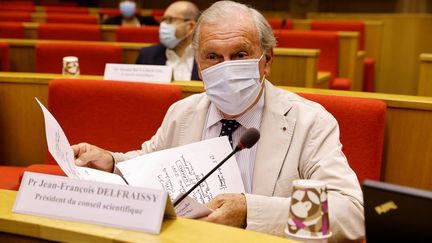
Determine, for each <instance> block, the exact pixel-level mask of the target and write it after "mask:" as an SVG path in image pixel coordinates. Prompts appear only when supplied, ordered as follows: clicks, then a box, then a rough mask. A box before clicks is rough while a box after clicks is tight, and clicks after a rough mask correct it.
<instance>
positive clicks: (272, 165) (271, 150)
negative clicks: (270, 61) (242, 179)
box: [252, 82, 296, 196]
mask: <svg viewBox="0 0 432 243" xmlns="http://www.w3.org/2000/svg"><path fill="white" fill-rule="evenodd" d="M291 108H292V105H291V103H290V102H289V100H288V99H286V96H285V95H283V93H282V92H281V91H280V90H278V89H277V88H275V87H274V86H273V85H271V84H270V83H269V82H266V91H265V103H264V112H263V118H262V122H261V128H260V131H261V138H260V140H259V141H258V147H257V154H256V160H255V167H254V175H253V182H252V183H253V184H252V193H253V194H259V195H265V196H272V195H273V192H274V188H275V185H276V181H277V179H278V177H279V173H280V171H281V168H282V166H283V163H284V161H285V157H286V155H287V153H288V149H289V146H290V144H291V139H292V136H293V133H294V128H295V123H296V120H295V119H293V118H290V117H287V116H286V115H287V114H288V112H289V110H290V109H291Z"/></svg>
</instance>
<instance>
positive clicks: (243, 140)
mask: <svg viewBox="0 0 432 243" xmlns="http://www.w3.org/2000/svg"><path fill="white" fill-rule="evenodd" d="M259 138H260V133H259V131H258V130H257V129H255V128H249V129H248V130H246V132H245V133H243V135H242V136H241V137H240V141H239V142H238V144H237V146H236V147H235V148H234V150H233V151H232V152H231V153H230V154H229V155H228V156H227V157H225V159H223V160H222V161H221V162H219V164H217V165H216V166H215V167H214V168H213V169H212V170H211V171H210V172H209V173H207V174H206V175H205V176H204V177H203V178H201V180H199V181H198V182H197V183H196V184H195V185H194V186H193V187H191V188H190V189H189V190H188V191H187V192H186V193H184V194H180V195H179V196H178V197H177V198H176V199H175V200H174V207H175V206H177V205H178V204H179V203H180V202H181V201H183V199H185V198H186V197H187V196H188V195H189V194H190V193H191V192H193V190H195V188H197V187H198V186H199V185H200V184H201V183H203V182H204V181H205V180H206V179H207V178H208V177H209V176H210V175H211V174H213V172H215V171H216V170H217V169H218V168H219V167H221V166H222V165H223V164H224V163H225V162H226V161H227V160H228V159H229V158H231V157H232V156H233V155H234V154H235V153H237V152H238V151H240V150H242V149H245V148H251V147H252V146H254V145H255V144H256V142H257V141H258V140H259Z"/></svg>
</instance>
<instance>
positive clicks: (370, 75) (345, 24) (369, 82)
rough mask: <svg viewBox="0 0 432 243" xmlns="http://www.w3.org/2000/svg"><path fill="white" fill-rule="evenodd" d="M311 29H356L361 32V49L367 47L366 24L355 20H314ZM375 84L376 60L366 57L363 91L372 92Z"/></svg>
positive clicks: (355, 30)
mask: <svg viewBox="0 0 432 243" xmlns="http://www.w3.org/2000/svg"><path fill="white" fill-rule="evenodd" d="M311 30H328V31H354V32H358V33H359V50H361V51H364V49H365V24H364V22H363V21H353V20H347V21H342V20H312V22H311ZM374 86H375V60H374V59H373V58H365V60H364V63H363V91H368V92H372V91H374Z"/></svg>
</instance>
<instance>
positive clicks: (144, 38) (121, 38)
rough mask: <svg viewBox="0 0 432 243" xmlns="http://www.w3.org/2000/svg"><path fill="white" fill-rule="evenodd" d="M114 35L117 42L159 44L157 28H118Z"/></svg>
mask: <svg viewBox="0 0 432 243" xmlns="http://www.w3.org/2000/svg"><path fill="white" fill-rule="evenodd" d="M116 35H117V41H118V42H144V43H159V26H142V27H126V26H119V27H118V28H117V31H116Z"/></svg>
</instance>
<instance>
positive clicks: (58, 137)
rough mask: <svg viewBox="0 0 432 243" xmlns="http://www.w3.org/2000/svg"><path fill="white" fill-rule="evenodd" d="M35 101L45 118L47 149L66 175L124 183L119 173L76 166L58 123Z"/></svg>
mask: <svg viewBox="0 0 432 243" xmlns="http://www.w3.org/2000/svg"><path fill="white" fill-rule="evenodd" d="M36 101H37V102H38V103H39V106H40V107H41V109H42V112H43V115H44V118H45V134H46V139H47V144H48V151H49V152H50V153H51V155H52V156H53V158H54V159H55V161H57V164H58V165H59V166H60V168H62V170H63V171H64V172H65V174H66V175H67V176H68V177H71V178H75V179H84V180H90V181H99V182H106V183H112V184H121V185H125V184H126V183H125V181H124V180H123V179H122V178H121V177H120V176H119V175H116V174H112V173H107V172H103V171H99V170H95V169H92V168H87V167H79V166H76V165H75V161H74V154H73V151H72V148H71V146H70V144H69V141H68V139H67V137H66V135H65V133H64V132H63V129H62V128H61V127H60V124H59V123H58V122H57V120H56V119H55V118H54V116H53V115H52V114H51V113H50V112H49V111H48V109H47V108H45V106H44V105H43V104H42V103H41V102H40V101H39V100H38V99H36Z"/></svg>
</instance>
